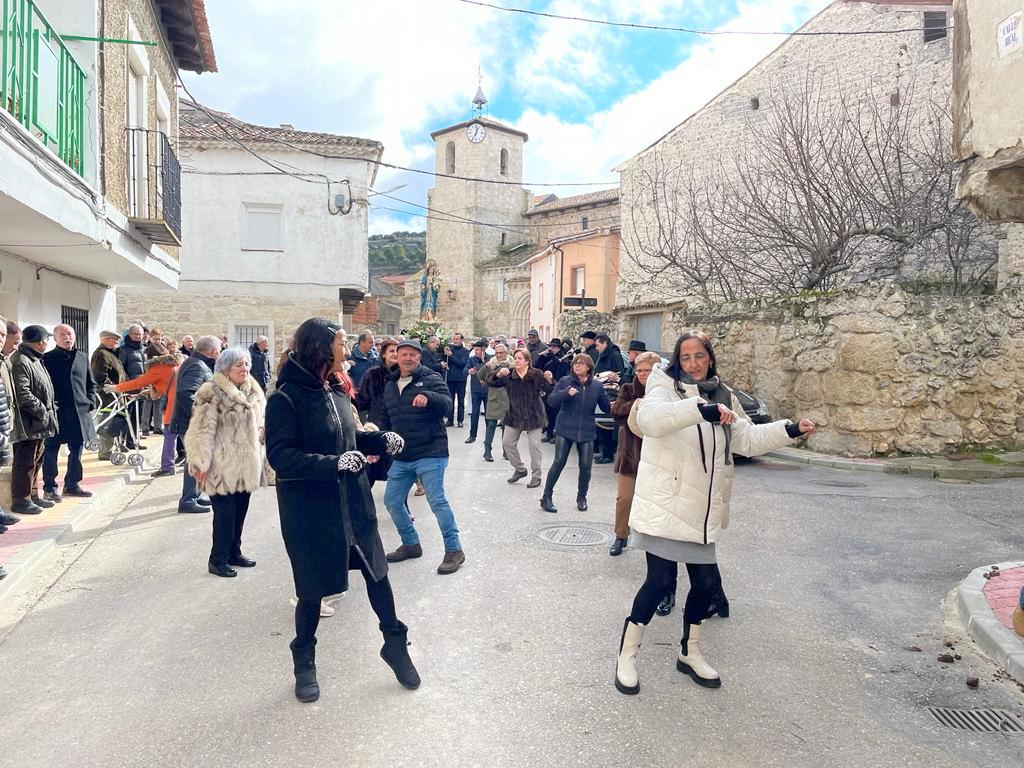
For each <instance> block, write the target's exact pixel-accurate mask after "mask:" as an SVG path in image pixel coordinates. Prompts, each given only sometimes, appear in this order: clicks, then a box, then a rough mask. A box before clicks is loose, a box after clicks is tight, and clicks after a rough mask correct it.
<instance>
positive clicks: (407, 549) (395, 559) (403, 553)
mask: <svg viewBox="0 0 1024 768" xmlns="http://www.w3.org/2000/svg"><path fill="white" fill-rule="evenodd" d="M417 557H423V547H422V546H421V545H420V544H402V545H401V546H400V547H399V548H398V549H396V550H395V551H394V552H388V553H387V554H386V555H385V556H384V559H385V560H387V561H388V562H389V563H400V562H402V561H403V560H413V559H415V558H417Z"/></svg>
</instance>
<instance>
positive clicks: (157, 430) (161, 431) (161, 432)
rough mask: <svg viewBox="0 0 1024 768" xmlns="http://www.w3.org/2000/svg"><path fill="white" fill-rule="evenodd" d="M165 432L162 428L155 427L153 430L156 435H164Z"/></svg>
mask: <svg viewBox="0 0 1024 768" xmlns="http://www.w3.org/2000/svg"><path fill="white" fill-rule="evenodd" d="M163 433H164V431H163V430H162V429H154V430H153V434H154V435H162V434H163Z"/></svg>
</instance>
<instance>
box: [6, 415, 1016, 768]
mask: <svg viewBox="0 0 1024 768" xmlns="http://www.w3.org/2000/svg"><path fill="white" fill-rule="evenodd" d="M450 434H451V435H452V438H453V439H452V451H453V459H452V464H451V467H450V469H449V472H448V484H447V487H448V490H449V494H450V497H451V498H452V501H453V504H454V507H455V509H456V514H457V516H458V519H459V524H460V527H461V529H462V532H463V542H464V548H465V551H466V556H467V558H468V561H467V564H466V566H465V567H464V568H463V570H461V571H460V572H459V573H457V574H455V575H453V576H449V577H441V576H437V575H436V574H435V572H434V569H435V568H436V566H437V565H438V563H439V562H440V560H441V556H442V546H441V541H440V536H439V534H438V531H437V526H436V525H435V524H434V521H433V518H432V515H431V514H430V512H429V509H428V508H427V506H426V504H425V502H424V501H423V499H420V498H416V499H412V505H413V511H414V514H415V515H416V518H417V526H418V527H419V529H420V531H421V536H422V538H423V544H424V550H425V555H424V557H423V558H422V559H420V560H415V561H410V562H406V563H402V564H399V565H396V566H394V567H393V568H392V580H393V583H394V589H395V593H396V597H397V602H398V609H399V616H400V617H401V618H402V619H403V620H404V621H405V622H406V623H407V624H408V625H409V626H410V627H411V632H410V639H411V641H412V643H413V645H412V648H411V653H412V655H413V658H414V659H415V661H416V663H417V666H418V667H419V670H420V673H421V675H422V677H423V680H424V683H423V686H422V687H421V688H420V689H419V690H418V691H415V692H410V691H405V690H403V689H401V688H400V687H399V686H398V685H397V683H396V682H395V681H394V678H393V677H392V675H391V672H390V670H389V669H388V668H387V667H386V666H385V665H384V663H383V662H382V661H381V660H380V658H379V657H378V656H377V651H378V649H379V647H380V643H381V641H380V636H379V634H378V632H377V630H376V622H375V621H374V619H373V616H372V613H371V611H370V609H369V607H368V605H367V602H366V598H365V593H364V592H363V590H362V585H361V583H360V581H359V577H358V575H354V579H353V585H352V590H351V592H350V594H349V596H348V597H347V599H345V600H344V601H342V602H341V603H339V604H338V614H337V615H336V616H335V617H333V618H330V619H325V620H324V621H323V622H322V623H321V630H320V635H319V637H320V644H319V647H318V659H317V662H318V668H319V677H320V682H321V687H322V690H323V695H322V697H321V699H320V701H319V702H318V703H317V704H314V705H302V704H299V703H297V702H296V701H295V699H294V698H293V696H292V691H291V688H292V676H291V663H290V656H289V651H288V641H289V640H290V639H291V636H292V633H293V630H292V614H291V607H290V606H289V605H288V598H289V596H290V595H291V583H290V572H289V569H288V565H287V560H286V556H285V552H284V547H283V545H282V542H281V538H280V532H279V524H278V519H277V515H276V503H275V498H274V492H273V489H268V490H264V491H261V492H260V493H258V494H257V495H256V496H255V498H254V503H253V509H252V511H251V512H250V515H249V521H248V523H247V528H246V535H245V539H244V550H245V551H246V553H247V554H249V555H250V556H252V557H254V558H256V559H257V560H258V562H259V564H258V566H257V567H256V568H255V569H253V570H252V571H247V572H242V573H241V574H240V576H239V577H238V578H236V579H231V580H228V579H218V578H215V577H213V576H210V575H208V574H207V573H206V558H207V552H208V547H209V537H210V517H209V516H207V515H203V516H193V515H189V516H185V515H177V514H176V513H175V512H174V502H175V500H176V498H177V492H178V490H179V488H180V477H177V478H161V479H159V480H156V481H153V482H152V483H151V484H150V485H149V486H148V487H147V488H145V490H143V491H142V493H141V494H139V495H138V497H137V498H135V500H134V501H133V502H132V504H131V505H130V506H129V507H128V508H127V509H126V510H125V511H124V512H123V513H121V514H120V515H119V516H117V517H116V518H114V519H113V520H112V522H111V523H110V525H109V526H108V527H107V528H106V529H105V530H103V532H102V533H101V534H100V535H98V536H96V537H94V538H92V537H85V538H83V539H81V540H80V541H78V542H77V543H76V544H75V545H73V546H75V547H76V548H77V549H76V555H77V559H75V560H74V561H73V562H72V563H71V564H70V566H67V567H66V570H64V571H63V573H62V575H60V576H59V578H58V579H57V581H56V582H55V583H54V584H53V586H52V587H50V588H49V589H48V590H45V591H43V589H40V590H39V591H40V592H41V593H42V595H41V597H40V599H39V600H38V602H37V603H36V604H35V605H34V606H33V607H32V609H31V610H30V611H29V612H28V613H27V614H26V615H24V616H23V618H22V619H21V620H20V622H18V623H17V624H16V625H15V626H14V627H13V629H11V630H10V631H9V632H8V633H7V634H6V636H5V637H4V638H3V639H2V640H0V702H2V710H3V711H4V712H5V713H6V718H5V719H6V721H7V723H8V726H7V727H6V728H5V729H4V733H3V737H2V742H0V765H2V766H4V767H5V768H6V766H40V767H43V766H45V767H47V768H49V767H51V766H53V767H60V766H75V767H76V768H87V767H88V766H104V768H109V767H110V766H118V767H120V766H147V768H163V767H165V766H166V767H167V768H187V767H189V766H229V765H244V766H248V767H250V768H256V767H257V766H297V765H309V766H329V765H343V766H391V765H413V766H451V765H469V766H560V767H563V768H564V767H568V766H588V768H598V767H599V766H621V765H638V766H639V765H650V766H677V765H683V764H692V765H703V766H758V768H764V767H766V766H787V767H791V766H832V765H835V766H871V767H872V768H875V767H877V766H890V765H891V766H901V768H906V767H907V766H975V765H976V766H1018V765H1024V736H1005V735H992V734H978V733H970V732H962V731H956V730H951V729H949V728H946V727H943V726H940V725H939V724H938V723H937V722H936V721H935V719H934V718H933V717H932V715H931V714H930V713H929V711H928V709H927V707H929V706H942V707H954V708H977V707H995V708H998V709H1008V710H1011V711H1013V712H1017V713H1024V693H1022V690H1021V689H1020V688H1019V687H1018V686H1016V685H1015V684H1012V683H1011V682H1009V681H1006V680H1003V679H1000V677H999V676H998V675H997V674H996V669H995V667H993V666H992V665H991V664H990V663H989V662H988V661H987V660H985V659H983V658H981V657H980V656H979V655H978V654H977V653H976V651H975V650H974V649H973V646H972V644H971V642H970V641H969V640H965V639H964V638H963V637H962V636H961V634H960V629H959V627H958V622H957V621H956V620H955V619H954V617H953V613H952V612H951V610H950V608H951V606H950V604H949V601H948V595H949V593H950V591H951V590H952V589H953V588H954V587H955V586H956V584H957V583H958V582H959V581H960V579H961V578H963V576H965V575H966V574H967V573H968V572H969V571H970V570H971V569H972V568H974V567H976V566H978V565H983V564H987V563H989V562H998V561H1001V560H1007V559H1014V558H1019V557H1020V555H1021V552H1022V551H1024V528H1022V525H1021V501H1020V499H1021V498H1022V495H1024V494H1022V490H1024V484H1022V482H1021V481H997V482H988V483H981V484H971V485H963V484H950V483H943V482H937V481H931V480H919V479H912V478H904V477H893V476H884V475H876V474H873V473H849V472H841V471H835V470H821V469H814V468H808V467H800V468H796V467H793V466H790V465H779V464H772V463H755V464H745V465H741V466H739V467H738V468H737V470H738V478H737V482H736V486H735V497H734V504H733V525H732V527H731V528H730V529H729V530H728V531H726V533H725V535H724V537H723V539H722V541H721V544H720V546H719V554H720V558H721V568H722V572H723V575H724V580H725V585H726V590H727V592H728V594H729V596H730V600H731V603H732V617H731V618H729V619H727V620H722V619H717V618H716V619H714V620H711V621H710V622H709V623H708V626H707V628H706V630H705V643H704V646H705V653H706V655H707V656H708V658H709V660H710V661H711V662H712V663H713V664H714V665H715V666H716V667H717V669H718V670H719V672H720V673H721V675H722V678H723V681H724V684H723V687H722V688H721V689H719V690H716V691H709V690H704V689H701V688H699V687H698V686H696V685H695V684H694V683H693V682H692V681H690V679H689V678H688V677H684V676H683V675H680V674H679V673H678V672H676V671H675V668H674V655H675V652H676V649H677V643H678V640H679V632H680V626H679V622H680V620H681V619H680V615H679V610H678V609H677V610H676V611H674V612H673V614H672V615H671V616H669V617H667V618H656V619H655V621H654V622H653V624H652V626H651V627H650V629H649V630H648V633H647V637H646V638H645V642H644V645H643V647H642V649H641V654H640V674H641V686H642V692H641V694H640V695H639V696H637V697H626V696H623V695H621V694H619V693H618V692H616V690H615V688H614V687H613V684H612V674H613V667H614V659H615V654H616V650H617V645H618V640H619V633H620V630H621V626H622V621H623V618H624V616H625V615H626V614H627V613H628V610H629V606H630V603H631V600H632V596H633V594H634V592H635V590H636V588H637V587H638V586H639V584H640V582H641V581H642V578H643V554H642V553H641V552H637V551H632V550H627V553H626V554H624V555H623V556H622V557H619V558H610V557H609V556H608V555H607V546H606V545H594V546H576V547H567V546H559V545H557V544H552V543H548V542H545V541H542V540H541V539H540V538H538V535H537V534H538V531H539V530H540V529H541V528H543V527H545V526H550V525H552V524H555V523H560V524H571V523H586V524H588V525H591V524H592V525H593V527H594V528H596V529H598V530H601V531H606V532H607V531H610V525H611V521H612V505H613V501H614V487H615V477H614V475H613V474H612V472H611V471H610V468H609V467H595V471H594V478H595V480H594V485H593V488H592V491H591V509H590V511H589V512H586V513H580V512H577V511H575V509H574V508H573V504H572V500H573V498H574V490H575V471H574V469H572V468H571V465H570V467H567V469H566V473H565V475H564V476H563V479H562V483H561V485H560V487H559V488H558V489H557V491H556V502H557V503H558V504H559V507H560V508H561V510H562V511H561V512H560V513H559V514H557V515H549V514H547V513H544V512H542V511H541V510H540V509H539V507H538V506H537V501H538V498H539V493H537V492H536V491H532V490H531V491H528V490H527V489H526V488H525V481H521V482H520V483H519V484H518V485H517V486H515V487H509V486H508V485H507V484H506V483H505V478H506V477H507V475H508V474H510V472H509V470H508V467H507V465H504V464H502V463H500V462H496V463H495V464H484V463H483V462H482V461H481V460H480V458H479V455H480V448H479V445H480V444H479V443H477V444H476V445H473V446H465V445H464V444H463V443H462V440H463V439H464V435H465V432H464V431H463V430H450ZM471 449H472V450H471ZM545 450H546V454H545V468H546V466H547V463H548V460H549V458H550V453H551V450H552V449H551V446H545ZM382 493H383V488H378V489H377V497H378V500H379V499H380V497H381V495H382ZM380 513H381V532H382V536H383V538H384V543H385V546H386V547H387V548H391V547H393V546H395V545H396V544H397V543H398V540H397V536H396V534H395V531H394V528H393V526H392V524H391V521H390V519H389V518H388V517H387V514H386V512H385V511H384V510H383V507H382V506H381V507H380ZM58 557H59V555H58ZM62 567H63V566H62ZM40 578H43V577H42V576H40ZM683 579H684V581H683V584H681V586H680V597H682V596H683V595H684V594H685V589H686V584H685V575H684V576H683ZM947 639H948V640H952V641H953V643H954V648H955V651H956V652H957V653H959V654H960V655H961V656H962V659H961V660H960V661H958V662H956V663H955V664H953V665H945V664H941V663H939V662H938V661H937V660H936V656H937V655H938V654H939V653H941V652H943V651H945V650H946V648H944V647H943V645H942V643H943V641H944V640H947ZM911 644H912V645H916V646H919V647H920V648H921V649H922V651H921V652H911V651H906V650H903V646H906V645H911ZM968 675H977V676H979V677H980V678H981V686H980V688H979V689H977V690H970V689H968V688H967V687H966V686H965V684H964V679H965V678H966V677H967V676H968Z"/></svg>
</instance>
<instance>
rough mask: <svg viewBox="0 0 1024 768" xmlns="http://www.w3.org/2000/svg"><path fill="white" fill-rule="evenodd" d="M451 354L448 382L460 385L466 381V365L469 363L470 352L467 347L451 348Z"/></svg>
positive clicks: (449, 357) (449, 356) (448, 360)
mask: <svg viewBox="0 0 1024 768" xmlns="http://www.w3.org/2000/svg"><path fill="white" fill-rule="evenodd" d="M449 349H450V350H451V352H452V353H451V354H450V355H448V358H447V361H446V362H447V363H448V381H450V382H452V383H454V384H458V383H459V382H460V381H465V380H466V364H467V363H469V350H468V349H467V348H466V347H465V346H461V347H449Z"/></svg>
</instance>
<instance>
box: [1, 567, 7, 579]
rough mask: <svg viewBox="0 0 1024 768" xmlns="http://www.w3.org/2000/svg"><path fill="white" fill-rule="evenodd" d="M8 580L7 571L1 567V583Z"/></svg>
mask: <svg viewBox="0 0 1024 768" xmlns="http://www.w3.org/2000/svg"><path fill="white" fill-rule="evenodd" d="M6 578H7V569H6V568H4V567H3V566H2V565H0V581H3V580H4V579H6Z"/></svg>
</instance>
